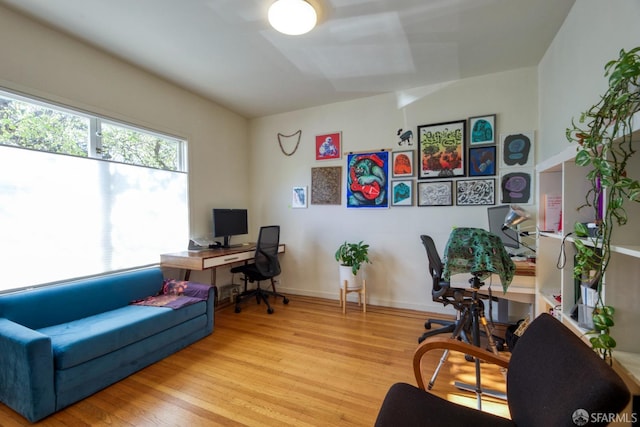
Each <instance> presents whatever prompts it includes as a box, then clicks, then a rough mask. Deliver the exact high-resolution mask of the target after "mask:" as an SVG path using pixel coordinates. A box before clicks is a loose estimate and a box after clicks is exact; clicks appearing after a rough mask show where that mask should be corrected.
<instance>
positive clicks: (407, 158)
mask: <svg viewBox="0 0 640 427" xmlns="http://www.w3.org/2000/svg"><path fill="white" fill-rule="evenodd" d="M391 159H392V160H391V167H392V169H391V173H392V177H393V178H401V177H406V176H413V169H414V167H413V150H407V151H394V152H393V153H391Z"/></svg>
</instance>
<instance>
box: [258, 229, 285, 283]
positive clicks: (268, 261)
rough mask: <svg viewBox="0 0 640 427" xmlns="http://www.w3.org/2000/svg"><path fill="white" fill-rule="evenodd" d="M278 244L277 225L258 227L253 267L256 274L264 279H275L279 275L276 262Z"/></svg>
mask: <svg viewBox="0 0 640 427" xmlns="http://www.w3.org/2000/svg"><path fill="white" fill-rule="evenodd" d="M279 244H280V226H279V225H268V226H264V227H260V235H259V236H258V243H257V245H256V254H255V265H256V268H257V269H258V272H259V273H260V274H262V275H263V276H265V277H275V276H277V275H278V274H280V261H278V246H279Z"/></svg>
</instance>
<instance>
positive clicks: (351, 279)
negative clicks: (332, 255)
mask: <svg viewBox="0 0 640 427" xmlns="http://www.w3.org/2000/svg"><path fill="white" fill-rule="evenodd" d="M362 270H363V268H360V270H358V274H357V275H355V276H354V275H353V271H352V270H351V266H350V265H340V287H341V288H342V287H344V282H345V280H346V281H347V289H358V288H361V287H362V278H363V272H362Z"/></svg>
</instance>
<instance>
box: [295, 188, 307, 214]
mask: <svg viewBox="0 0 640 427" xmlns="http://www.w3.org/2000/svg"><path fill="white" fill-rule="evenodd" d="M291 196H292V199H291V207H292V208H294V209H301V208H306V207H307V204H308V203H307V187H293V192H292V194H291Z"/></svg>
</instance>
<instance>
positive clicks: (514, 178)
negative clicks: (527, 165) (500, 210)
mask: <svg viewBox="0 0 640 427" xmlns="http://www.w3.org/2000/svg"><path fill="white" fill-rule="evenodd" d="M500 194H501V195H502V199H501V202H502V203H514V204H521V205H528V204H531V203H533V196H534V194H533V170H532V169H530V170H522V169H509V168H507V169H504V170H502V171H501V173H500Z"/></svg>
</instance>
